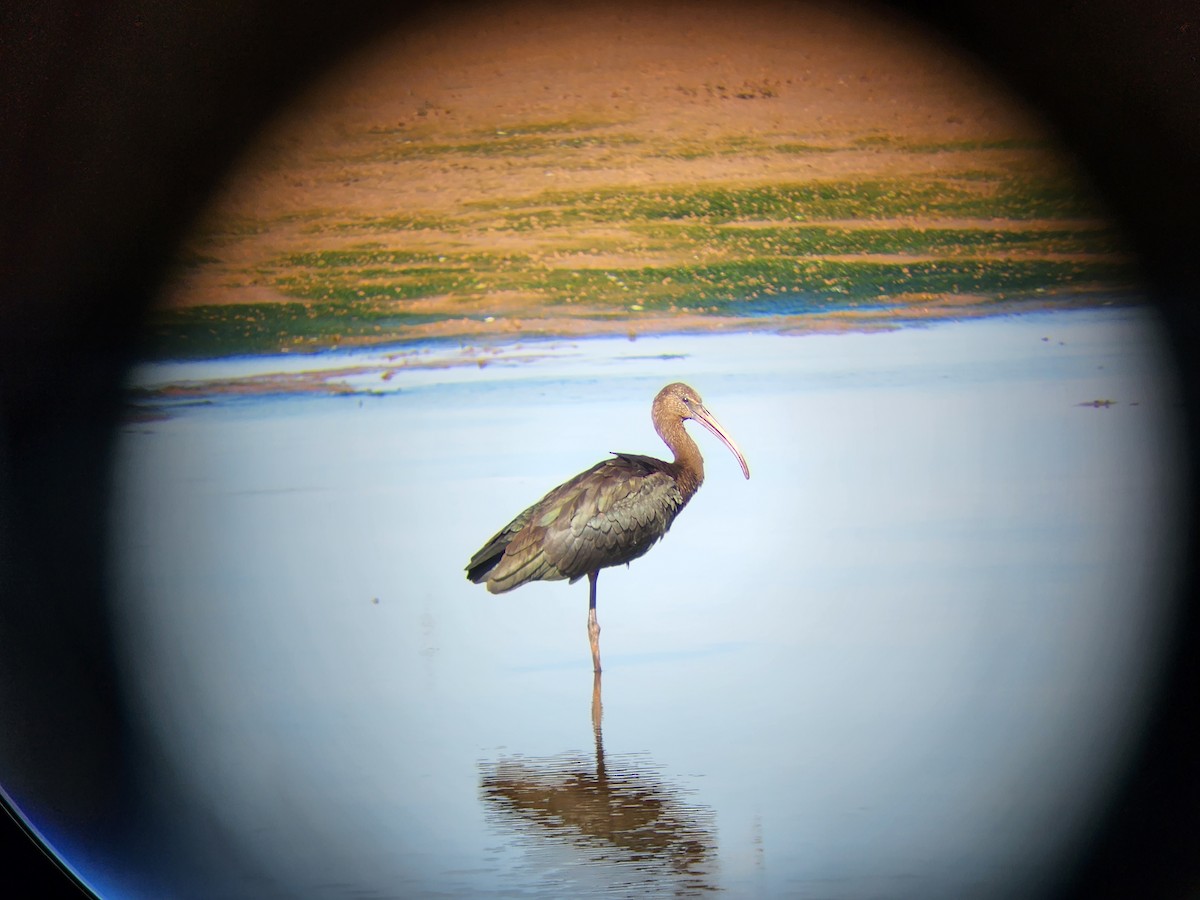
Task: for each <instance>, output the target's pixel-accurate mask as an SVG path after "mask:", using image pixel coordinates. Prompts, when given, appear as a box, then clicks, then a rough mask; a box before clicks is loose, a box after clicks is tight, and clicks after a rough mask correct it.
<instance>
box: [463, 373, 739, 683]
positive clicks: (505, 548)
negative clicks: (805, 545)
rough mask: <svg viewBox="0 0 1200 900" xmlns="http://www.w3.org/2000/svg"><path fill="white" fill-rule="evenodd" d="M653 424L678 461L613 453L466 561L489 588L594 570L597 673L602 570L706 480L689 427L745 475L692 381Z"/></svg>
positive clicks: (657, 406) (591, 596) (640, 549)
mask: <svg viewBox="0 0 1200 900" xmlns="http://www.w3.org/2000/svg"><path fill="white" fill-rule="evenodd" d="M651 417H652V419H653V421H654V430H655V431H657V432H658V435H659V437H661V438H662V439H663V442H664V443H665V444H666V445H667V446H668V447H669V448H670V449H671V452H672V453H673V454H674V456H675V458H674V460H673V461H672V462H665V461H663V460H661V459H654V458H653V457H650V456H639V455H637V454H633V453H617V454H614V456H613V458H612V459H606V460H604V461H603V462H599V463H597V464H596V465H594V466H592V467H591V468H590V469H588V470H587V471H586V472H581V473H580V474H578V475H576V476H575V477H574V478H572V479H571V480H570V481H567V482H565V483H563V484H560V485H559V486H558V487H556V488H555V489H554V490H552V491H550V493H548V494H547V495H546V496H545V497H543V498H542V499H541V500H539V501H538V502H537V503H535V504H533V506H531V507H529V508H528V509H526V510H525V511H524V512H522V513H521V514H520V515H519V516H517V517H516V518H515V519H513V520H512V521H511V522H509V523H508V524H507V525H506V526H504V528H502V529H500V531H499V532H497V533H496V534H495V535H494V536H493V537H492V539H491V540H490V541H488V542H487V543H486V544H485V545H484V546H483V548H482V549H481V550H480V551H479V552H478V553H476V554H475V555H474V556H473V557H471V561H470V563H468V564H467V578H469V579H470V580H471V581H473V582H474V583H476V584H481V583H486V584H487V589H488V590H489V591H490V592H491V593H493V594H500V593H503V592H504V591H511V590H512V589H513V588H516V587H520V586H521V585H523V584H525V583H526V582H529V581H560V580H563V579H567V580H569V581H570V582H572V583H574V582H576V581H578V580H579V579H580V578H582V577H583V576H584V575H586V576H588V588H589V590H588V636H589V638H590V640H591V645H592V663H593V666H594V668H595V670H596V671H597V672H599V671H600V648H599V635H600V626H599V624H597V622H596V579H597V577H598V576H599V573H600V570H601V569H603V568H607V567H608V566H619V565H621V564H622V563H627V562H630V561H631V560H635V559H637V558H638V557H639V556H641V555H642V554H644V553H645V552H646V551H647V550H649V549H650V548H651V547H652V546H654V544H655V542H656V541H658V540H659V538H661V537H662V536H663V535H664V534H666V533H667V530H668V529H669V528H670V527H671V523H672V522H673V521H674V520H675V517H676V516H677V515H679V511H680V510H681V509H683V507H684V506H685V505H686V504H687V502H688V500H690V499H691V498H692V495H693V494H695V493H696V491H697V490H698V489H699V487H700V485H701V484H702V483H703V481H704V460H703V458H702V457H701V456H700V448H698V447H697V446H696V442H695V441H693V440H692V438H691V436H690V435H689V434H688V433H687V431H686V430H685V429H684V427H683V423H684V421H685V420H687V419H692V420H693V421H696V422H699V423H700V424H701V425H703V426H704V427H705V428H707V429H708V430H709V431H711V432H712V433H713V434H714V435H716V436H717V437H718V438H719V439H720V440H721V441H723V442H724V444H725V446H727V447H728V448H729V449H730V450H731V451H732V452H733V455H734V456H735V457H737V461H738V463H739V464H740V465H741V467H742V472H743V474H744V475H745V476H746V477H747V478H749V477H750V469H749V467H748V466H747V465H746V460H745V459H744V458H743V456H742V453H741V451H740V450H738V448H737V445H736V444H734V442H733V439H732V438H730V437H729V435H728V434H726V433H725V430H724V429H723V428H722V427H721V426H720V424H718V422H717V420H716V419H714V418H713V416H712V413H710V412H709V411H708V410H707V409H705V407H704V403H703V402H702V401H701V400H700V395H699V394H698V393H696V391H695V390H693V389H692V388H690V387H688V386H687V385H686V384H681V383H679V382H676V383H674V384H668V385H667V386H666V387H665V388H663V389H662V390H661V391H659V392H658V396H656V397H655V398H654V405H653V407H652V410H651Z"/></svg>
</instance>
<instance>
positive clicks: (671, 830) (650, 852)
mask: <svg viewBox="0 0 1200 900" xmlns="http://www.w3.org/2000/svg"><path fill="white" fill-rule="evenodd" d="M602 715H603V713H602V709H601V697H600V674H599V673H596V675H595V680H594V682H593V687H592V730H593V732H594V735H595V743H596V757H595V760H594V762H593V761H592V760H589V759H588V758H587V757H584V756H580V755H578V754H571V753H566V754H559V755H557V756H552V757H544V758H540V759H532V758H527V757H521V756H516V757H508V758H504V759H501V760H498V761H495V762H488V763H483V764H482V765H481V770H482V779H481V794H482V797H483V800H484V804H485V807H486V809H487V810H488V813H489V819H490V820H491V821H492V822H493V824H495V825H497V826H498V827H500V828H501V829H502V830H504V831H506V832H509V833H511V834H513V835H514V836H515V837H516V838H517V839H518V843H519V844H520V845H522V846H523V848H524V849H525V850H527V851H529V852H528V853H527V859H528V861H529V863H530V864H532V865H540V866H542V867H544V868H545V869H546V870H547V871H546V873H545V874H551V872H552V871H553V872H556V873H557V874H558V875H559V876H560V877H562V878H564V879H565V880H570V881H572V882H575V883H574V884H573V885H572V886H573V887H574V888H575V889H577V890H578V889H579V888H581V887H584V885H585V883H586V882H589V881H591V880H593V879H592V877H590V876H599V884H600V885H602V886H603V887H604V888H605V889H608V890H610V889H612V888H613V887H621V888H638V889H642V890H645V889H650V890H651V891H653V890H654V889H655V888H657V889H659V890H662V889H665V890H667V891H669V892H670V893H672V894H676V895H678V894H690V893H699V892H701V891H704V892H707V891H710V890H715V889H716V884H715V879H714V878H712V877H711V876H712V875H713V867H714V866H715V859H716V842H715V839H714V833H715V827H714V821H713V819H714V813H713V811H712V810H710V809H708V808H706V807H702V806H695V805H690V804H689V803H688V802H687V799H686V795H685V794H686V792H685V791H684V790H682V789H680V788H678V787H675V786H673V785H671V784H669V783H668V782H666V781H664V780H663V778H662V777H661V775H659V774H658V773H657V772H656V771H655V770H654V768H653V766H652V764H650V761H649V760H648V759H647V758H646V757H645V756H644V755H643V754H635V755H618V756H615V757H612V758H606V757H605V753H604V737H603V733H602V729H601V719H602ZM563 849H569V850H570V855H569V860H568V861H564V858H563V854H562V850H563ZM564 886H565V885H564Z"/></svg>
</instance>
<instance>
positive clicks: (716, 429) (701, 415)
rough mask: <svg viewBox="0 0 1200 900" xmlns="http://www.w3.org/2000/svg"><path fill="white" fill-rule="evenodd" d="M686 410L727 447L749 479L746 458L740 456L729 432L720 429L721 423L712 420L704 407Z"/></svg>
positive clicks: (692, 407)
mask: <svg viewBox="0 0 1200 900" xmlns="http://www.w3.org/2000/svg"><path fill="white" fill-rule="evenodd" d="M688 408H689V409H690V410H691V411H692V418H693V419H695V420H696V421H697V422H699V423H700V424H701V425H703V426H704V427H705V428H707V429H708V430H709V431H711V432H712V433H713V434H714V435H716V436H717V437H718V438H720V440H721V443H723V444H724V445H725V446H726V447H728V448H729V450H730V452H731V453H733V455H734V456H736V457H737V461H738V465H740V466H741V467H742V474H743V475H745V476H746V477H747V478H749V477H750V467H749V466H748V465H746V457H744V456H742V451H741V450H739V449H738V445H737V444H735V443H734V442H733V438H731V437H730V436H729V432H727V431H726V430H725V429H724V428H722V427H721V423H720V422H718V421H717V420H716V419H714V418H713V414H712V413H710V412H709V411H708V409H707V408H706V407H704V406H701V405H700V404H699V403H697V404H695V405H694V406H693V405H691V404H688Z"/></svg>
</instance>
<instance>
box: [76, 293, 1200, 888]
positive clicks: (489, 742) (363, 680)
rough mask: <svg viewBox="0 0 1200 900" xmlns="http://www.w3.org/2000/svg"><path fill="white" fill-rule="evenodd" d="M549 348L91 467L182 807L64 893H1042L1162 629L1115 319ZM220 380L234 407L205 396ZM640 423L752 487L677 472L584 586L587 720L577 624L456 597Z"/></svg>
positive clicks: (557, 604)
mask: <svg viewBox="0 0 1200 900" xmlns="http://www.w3.org/2000/svg"><path fill="white" fill-rule="evenodd" d="M555 346H556V348H557V349H556V350H555V352H553V353H550V354H548V355H546V356H545V358H541V359H538V360H534V361H526V362H510V363H508V364H498V365H489V366H488V367H487V368H455V369H441V370H424V371H420V370H413V371H412V372H411V373H404V374H403V375H400V376H398V377H396V378H394V379H392V380H391V381H390V382H389V383H388V390H389V393H387V394H385V395H379V396H375V395H359V396H349V397H342V398H295V397H292V398H275V399H272V398H266V399H255V400H246V399H238V400H226V401H222V402H217V403H215V404H213V405H210V406H201V407H189V408H186V409H182V410H177V411H176V414H175V415H174V416H173V417H172V418H169V419H167V420H164V421H159V422H151V423H138V424H130V425H129V426H127V427H126V428H125V430H124V431H123V434H122V436H121V440H120V446H119V453H118V460H119V461H118V465H117V471H116V486H117V488H116V491H117V503H116V506H115V508H114V527H113V533H114V535H115V536H116V537H115V543H114V546H113V548H112V554H113V557H112V558H113V560H114V584H115V587H116V590H117V593H118V596H119V598H120V601H119V602H120V609H119V615H120V626H121V629H122V632H121V633H122V635H123V639H124V642H125V648H126V655H125V660H126V666H127V677H128V679H129V682H130V684H131V685H132V689H133V691H134V693H135V696H134V702H135V703H136V704H137V705H138V706H139V708H140V709H141V710H142V713H143V716H142V719H143V721H144V723H145V725H146V729H147V734H148V736H149V737H150V738H151V739H152V740H153V741H155V742H156V743H157V746H158V748H159V751H160V756H161V759H162V760H163V766H164V767H165V768H167V769H170V770H171V771H173V772H175V773H177V774H179V775H181V776H182V778H183V780H184V783H185V787H186V791H187V796H186V798H185V799H186V802H185V803H182V804H180V805H178V806H175V807H173V808H172V809H171V810H170V813H169V815H166V816H164V817H163V820H162V821H159V822H157V823H156V825H155V829H156V830H155V837H154V838H153V840H160V841H161V842H162V845H163V847H170V848H171V853H169V854H168V853H165V852H164V853H163V854H160V855H159V862H158V863H157V864H150V863H148V862H146V860H147V858H149V857H152V856H154V854H146V853H145V852H142V853H141V854H140V855H139V857H138V862H134V861H132V860H131V861H130V865H129V866H128V867H127V868H124V869H117V870H113V869H109V870H106V871H87V870H86V868H85V870H84V871H83V873H82V874H83V875H84V877H85V878H86V879H88V880H89V881H91V883H92V884H93V885H94V886H95V887H97V888H98V889H100V890H101V891H102V892H103V891H106V890H108V891H111V890H121V891H126V892H130V893H133V894H138V893H141V894H143V895H152V894H154V893H161V892H162V891H163V890H164V888H169V890H170V892H171V893H174V894H176V895H195V896H210V895H215V894H220V895H222V896H237V895H241V896H247V897H264V896H282V895H290V896H294V895H304V896H346V895H351V896H403V897H411V896H461V895H483V896H514V895H521V896H527V895H542V896H553V897H558V896H567V895H573V896H592V895H611V896H628V895H632V894H638V895H648V896H659V895H671V896H675V895H690V894H693V893H701V892H707V891H709V890H710V889H719V890H727V891H730V892H732V893H734V894H735V895H745V894H758V895H788V896H813V897H847V898H849V897H862V896H878V897H923V898H928V897H939V896H963V895H964V894H968V893H969V894H971V895H972V896H989V895H991V896H1017V895H1024V896H1028V895H1029V894H1030V892H1033V891H1035V889H1036V888H1038V887H1046V886H1048V885H1049V884H1051V882H1050V881H1048V880H1047V879H1048V878H1049V877H1050V875H1051V873H1052V872H1053V871H1054V870H1055V869H1056V867H1057V866H1059V865H1060V864H1062V862H1063V861H1064V860H1065V859H1067V858H1068V857H1069V854H1070V853H1071V851H1072V850H1073V849H1074V847H1075V846H1076V844H1077V841H1078V840H1079V839H1080V837H1081V834H1082V829H1083V828H1084V827H1085V826H1086V825H1087V823H1088V822H1089V821H1090V820H1091V818H1092V817H1093V816H1094V815H1095V814H1096V812H1097V810H1098V809H1099V808H1100V806H1101V804H1102V803H1103V800H1104V797H1105V794H1104V791H1105V788H1106V785H1107V783H1108V779H1109V777H1110V776H1111V774H1112V773H1113V772H1114V771H1115V769H1116V767H1118V766H1119V764H1120V762H1121V760H1122V754H1123V752H1125V750H1126V749H1127V747H1128V743H1129V740H1130V739H1131V738H1132V736H1134V735H1135V734H1136V728H1137V726H1138V723H1139V716H1140V713H1141V710H1142V708H1143V707H1142V704H1143V701H1144V696H1145V691H1146V689H1147V687H1148V686H1149V684H1150V679H1151V677H1152V675H1153V670H1154V669H1153V666H1154V658H1155V657H1154V654H1155V652H1156V649H1157V646H1158V643H1159V640H1160V636H1161V634H1162V631H1163V628H1164V627H1165V618H1164V605H1163V604H1162V603H1161V602H1160V598H1161V596H1162V593H1163V591H1164V590H1165V587H1166V585H1167V584H1168V576H1169V573H1170V567H1171V562H1172V560H1173V559H1174V556H1173V554H1174V553H1175V549H1176V546H1175V543H1174V541H1173V540H1172V530H1171V524H1172V521H1173V519H1174V515H1175V510H1174V507H1173V506H1172V501H1173V498H1175V497H1177V496H1179V494H1180V493H1181V492H1180V491H1179V490H1178V487H1179V485H1178V483H1177V480H1176V479H1177V478H1178V477H1179V473H1180V472H1181V471H1182V469H1181V468H1180V467H1179V466H1177V465H1176V462H1177V460H1178V456H1177V454H1178V450H1179V448H1178V443H1177V434H1176V426H1177V422H1176V418H1175V417H1176V412H1177V408H1176V400H1175V397H1174V395H1173V393H1172V389H1171V384H1170V383H1169V381H1168V379H1167V378H1166V376H1165V373H1164V370H1163V366H1162V356H1161V343H1160V336H1159V334H1158V333H1157V332H1156V331H1155V326H1154V322H1153V321H1152V320H1151V319H1150V318H1149V316H1148V314H1146V313H1143V312H1139V311H1136V310H1131V309H1124V310H1105V311H1088V312H1070V313H1048V314H1038V315H1030V316H1024V317H1015V318H998V319H990V320H983V321H972V322H963V323H943V324H938V325H933V326H930V327H926V328H917V329H906V330H902V331H896V332H889V333H880V334H870V335H864V334H841V335H831V336H805V337H781V336H774V335H729V336H705V337H661V338H649V339H639V340H638V341H636V342H632V343H631V342H629V341H624V340H621V341H617V340H596V341H587V342H582V343H579V344H573V345H555ZM238 365H244V367H245V369H246V371H263V370H264V368H265V367H266V364H265V363H263V361H261V360H260V361H242V363H238V362H237V361H227V362H225V363H223V364H222V367H221V376H222V377H227V376H228V374H229V368H230V366H233V367H234V368H236V367H237V366H238ZM160 374H161V373H160ZM142 377H143V378H145V379H147V380H150V381H152V380H153V378H154V373H152V372H143V373H142ZM164 377H165V376H164ZM673 380H684V381H687V382H689V383H691V384H692V385H693V386H695V387H696V388H698V389H699V390H700V391H701V393H702V394H703V395H704V398H705V401H706V402H707V404H708V406H709V408H710V409H711V410H712V411H713V413H714V414H715V415H716V416H717V418H718V419H720V421H721V422H722V424H723V425H724V426H725V427H726V428H727V429H728V430H729V431H730V433H732V435H733V436H734V437H735V439H736V440H737V441H738V443H739V444H740V445H741V448H742V449H743V451H744V452H745V453H746V456H747V459H748V461H749V463H750V468H751V474H752V477H751V480H750V481H748V482H747V481H744V480H743V479H742V476H741V473H740V472H739V470H738V467H737V464H736V462H735V460H734V459H733V458H732V456H731V455H730V454H729V453H728V452H727V451H726V450H725V448H724V447H722V446H721V445H720V444H719V443H718V442H717V441H715V440H713V439H712V438H711V437H710V436H709V435H708V434H707V433H705V432H704V431H703V430H702V429H699V428H694V429H693V432H694V433H695V434H696V436H697V440H698V442H699V443H700V446H701V449H702V451H703V452H704V453H705V457H706V464H707V480H706V482H705V485H704V487H703V488H702V489H701V491H700V492H699V494H697V496H696V497H695V498H694V499H693V500H692V502H691V504H690V505H689V506H688V508H687V509H686V510H685V511H684V512H683V513H682V514H681V516H680V518H679V519H678V520H677V521H676V523H675V525H674V527H673V528H672V530H671V533H670V534H669V535H668V536H667V538H666V539H665V540H664V541H663V542H662V543H661V544H659V545H657V546H656V547H655V548H654V549H653V550H651V552H650V553H649V554H648V555H647V556H646V557H644V558H642V559H640V560H637V561H636V562H634V563H633V564H632V566H631V567H629V568H628V569H626V568H619V569H610V570H605V571H604V572H603V573H602V574H601V577H600V580H599V617H600V622H601V624H602V626H603V635H602V637H601V644H602V651H603V656H604V662H605V673H604V677H603V683H602V684H594V683H593V677H592V672H591V660H590V656H589V654H588V649H587V637H586V630H585V619H586V606H587V588H586V586H585V583H580V584H576V585H573V586H569V585H567V584H565V583H562V582H558V583H552V584H534V585H529V586H526V587H523V588H521V589H520V590H518V591H516V592H513V593H511V594H507V595H502V596H498V597H497V596H492V595H489V594H487V593H486V592H485V591H484V589H483V588H482V587H480V586H476V585H472V584H470V583H468V582H467V581H466V580H465V578H464V577H463V567H464V566H465V564H466V562H467V559H468V558H469V557H470V556H471V554H472V553H473V552H474V551H475V550H476V549H478V547H479V546H480V545H481V544H482V543H483V541H485V540H486V539H487V538H488V537H489V536H490V535H491V534H492V533H493V532H494V531H495V530H496V529H498V528H499V527H500V526H502V525H503V524H504V523H505V522H507V521H508V520H509V519H510V518H511V517H512V516H513V515H514V514H515V513H517V512H518V511H520V510H521V509H523V508H524V507H525V506H526V505H528V504H529V503H530V502H532V501H533V500H535V499H537V498H538V497H539V496H541V495H542V494H543V493H544V492H545V491H546V490H548V489H549V488H551V487H553V486H554V485H555V484H557V483H559V482H560V481H562V480H564V479H565V478H567V477H569V476H571V475H573V474H574V473H575V472H577V471H579V470H581V469H583V468H586V467H587V466H589V465H591V464H592V463H593V462H595V461H596V460H598V459H599V458H601V457H602V456H603V455H604V453H605V452H607V451H610V450H621V451H629V452H637V453H650V454H653V455H662V452H663V448H662V446H661V444H660V443H659V442H658V440H657V438H656V437H655V435H654V433H653V431H652V430H651V426H650V422H649V404H650V400H651V398H652V397H653V395H654V393H655V392H656V391H657V390H658V388H659V387H661V386H662V385H663V384H665V383H667V382H669V381H673ZM1095 400H1113V401H1115V402H1114V403H1113V404H1112V405H1109V406H1103V407H1099V408H1097V407H1094V406H1081V405H1080V404H1083V403H1090V402H1091V401H1095ZM64 852H66V854H67V856H68V858H71V851H70V848H64ZM83 855H86V854H83ZM168 857H169V858H172V859H175V858H178V859H179V860H180V862H179V865H178V866H177V867H176V868H172V866H171V865H170V864H168V863H165V862H163V861H162V860H163V859H165V858H168ZM139 867H140V868H139Z"/></svg>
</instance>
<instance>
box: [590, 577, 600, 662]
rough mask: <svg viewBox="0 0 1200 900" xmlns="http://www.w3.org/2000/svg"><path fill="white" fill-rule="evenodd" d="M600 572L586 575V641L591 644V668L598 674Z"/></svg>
mask: <svg viewBox="0 0 1200 900" xmlns="http://www.w3.org/2000/svg"><path fill="white" fill-rule="evenodd" d="M599 577H600V570H599V569H597V570H596V571H595V572H589V573H588V640H589V641H590V642H591V644H592V667H593V669H594V670H595V672H596V674H597V675H599V674H600V623H599V622H597V621H596V579H597V578H599Z"/></svg>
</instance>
